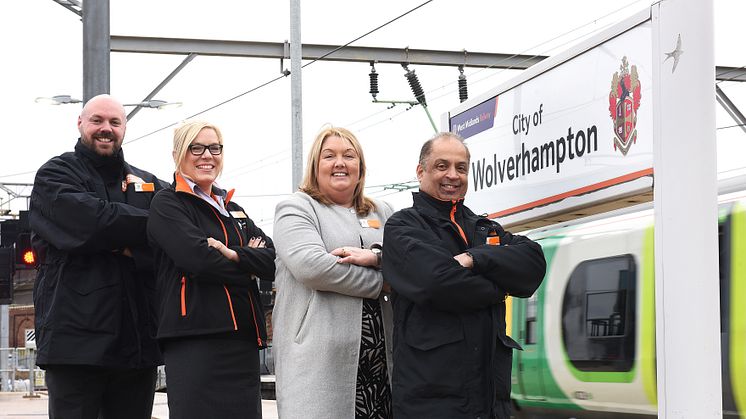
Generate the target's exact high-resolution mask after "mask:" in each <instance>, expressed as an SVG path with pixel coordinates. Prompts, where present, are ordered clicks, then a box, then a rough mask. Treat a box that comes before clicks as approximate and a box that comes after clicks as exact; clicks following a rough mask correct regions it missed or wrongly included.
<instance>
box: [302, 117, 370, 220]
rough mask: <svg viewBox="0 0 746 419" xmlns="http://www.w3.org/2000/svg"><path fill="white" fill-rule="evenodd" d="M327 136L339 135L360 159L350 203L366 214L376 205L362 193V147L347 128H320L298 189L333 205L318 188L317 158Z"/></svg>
mask: <svg viewBox="0 0 746 419" xmlns="http://www.w3.org/2000/svg"><path fill="white" fill-rule="evenodd" d="M329 137H340V138H343V139H345V140H347V141H349V142H350V144H351V145H352V149H353V150H355V153H357V156H358V158H359V159H360V178H359V179H358V182H357V185H356V186H355V190H354V191H353V194H352V203H353V205H354V206H355V212H356V213H357V214H358V215H361V216H367V215H368V214H369V213H370V211H371V210H374V209H375V208H376V205H375V204H374V203H373V201H372V200H371V199H370V198H367V197H366V196H365V195H363V189H364V188H365V169H366V167H365V157H364V156H363V148H362V147H361V146H360V142H358V140H357V138H355V135H354V134H353V133H352V132H350V131H349V130H348V129H345V128H339V127H332V126H328V127H326V128H324V129H322V130H321V132H319V133H318V135H317V136H316V139H315V140H314V141H313V144H311V150H310V151H309V152H308V162H307V163H306V173H305V175H304V176H303V182H302V183H301V185H300V190H301V191H303V192H305V193H307V194H308V195H309V196H310V197H311V198H313V199H315V200H317V201H319V202H321V203H322V204H324V205H333V204H334V202H332V201H331V200H330V199H329V198H327V197H326V196H324V194H322V193H321V190H320V189H319V180H318V175H319V159H320V158H321V150H322V147H323V146H324V140H326V139H327V138H329Z"/></svg>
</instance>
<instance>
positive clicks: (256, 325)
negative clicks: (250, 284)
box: [249, 290, 263, 348]
mask: <svg viewBox="0 0 746 419" xmlns="http://www.w3.org/2000/svg"><path fill="white" fill-rule="evenodd" d="M249 303H251V314H252V316H253V317H254V318H253V320H254V328H255V329H256V343H257V344H259V347H260V348H261V347H262V346H263V345H262V335H261V334H260V333H259V323H257V322H256V311H254V299H253V298H251V290H249Z"/></svg>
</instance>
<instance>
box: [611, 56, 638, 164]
mask: <svg viewBox="0 0 746 419" xmlns="http://www.w3.org/2000/svg"><path fill="white" fill-rule="evenodd" d="M640 97H641V96H640V79H639V78H638V76H637V66H635V65H633V66H632V70H631V71H630V69H629V64H628V63H627V57H622V64H621V65H620V66H619V71H617V72H616V73H614V77H613V78H612V79H611V92H609V114H610V116H611V121H612V122H613V123H614V150H616V149H617V148H618V149H619V151H621V152H622V155H625V156H626V155H627V152H628V151H629V148H630V147H631V146H632V143H634V142H636V141H637V128H636V125H637V109H638V108H639V107H640Z"/></svg>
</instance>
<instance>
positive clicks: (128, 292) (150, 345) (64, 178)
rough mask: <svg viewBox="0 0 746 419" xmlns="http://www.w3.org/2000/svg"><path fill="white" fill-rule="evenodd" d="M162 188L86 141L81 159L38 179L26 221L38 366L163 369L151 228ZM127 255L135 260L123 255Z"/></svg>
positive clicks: (73, 157) (65, 159) (50, 166)
mask: <svg viewBox="0 0 746 419" xmlns="http://www.w3.org/2000/svg"><path fill="white" fill-rule="evenodd" d="M123 182H124V183H123ZM123 185H126V190H125V191H124V192H123V191H122V187H123ZM164 186H168V185H167V184H166V183H163V182H161V181H160V180H158V179H157V178H156V177H155V176H153V175H152V174H150V173H148V172H145V171H143V170H140V169H137V168H136V167H133V166H130V165H129V164H127V163H126V162H125V161H124V156H123V153H121V152H120V153H118V154H117V155H115V156H114V157H109V158H106V157H102V156H99V155H97V154H95V153H94V152H93V151H92V150H90V149H89V148H88V147H86V146H85V145H83V144H82V143H81V142H80V140H79V141H78V143H77V145H76V146H75V151H74V152H68V153H64V154H62V155H60V156H58V157H54V158H52V159H51V160H49V161H48V162H47V163H45V164H44V165H43V166H42V167H41V168H40V169H39V170H38V171H37V173H36V178H35V180H34V188H33V190H32V192H31V201H30V211H29V223H30V227H31V229H32V231H33V233H34V234H33V246H34V251H35V252H36V254H37V257H38V260H39V270H38V274H37V278H36V282H35V284H34V308H35V323H36V324H35V327H36V342H37V349H38V352H37V360H36V361H37V364H39V365H40V366H46V365H51V364H58V365H63V364H74V365H95V366H102V367H111V368H147V367H153V366H156V365H158V364H161V363H162V361H161V355H160V351H159V349H158V345H157V342H156V340H155V331H156V323H155V321H156V301H155V276H154V273H153V258H152V254H151V251H150V248H149V246H148V243H147V235H146V232H145V227H146V223H147V218H148V208H149V207H150V202H151V200H152V199H153V196H154V194H155V192H157V191H158V190H160V189H162V188H163V187H164ZM125 249H128V250H129V252H131V254H132V257H129V256H126V255H125V254H123V253H122V252H123V251H124V250H125Z"/></svg>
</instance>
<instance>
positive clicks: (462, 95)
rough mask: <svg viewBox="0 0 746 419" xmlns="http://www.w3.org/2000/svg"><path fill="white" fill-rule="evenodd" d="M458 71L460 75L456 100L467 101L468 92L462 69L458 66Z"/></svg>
mask: <svg viewBox="0 0 746 419" xmlns="http://www.w3.org/2000/svg"><path fill="white" fill-rule="evenodd" d="M458 71H460V72H461V74H460V75H459V76H458V98H459V100H460V101H461V102H463V101H465V100H466V99H469V92H468V90H467V87H466V76H465V75H464V67H461V66H459V68H458Z"/></svg>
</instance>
